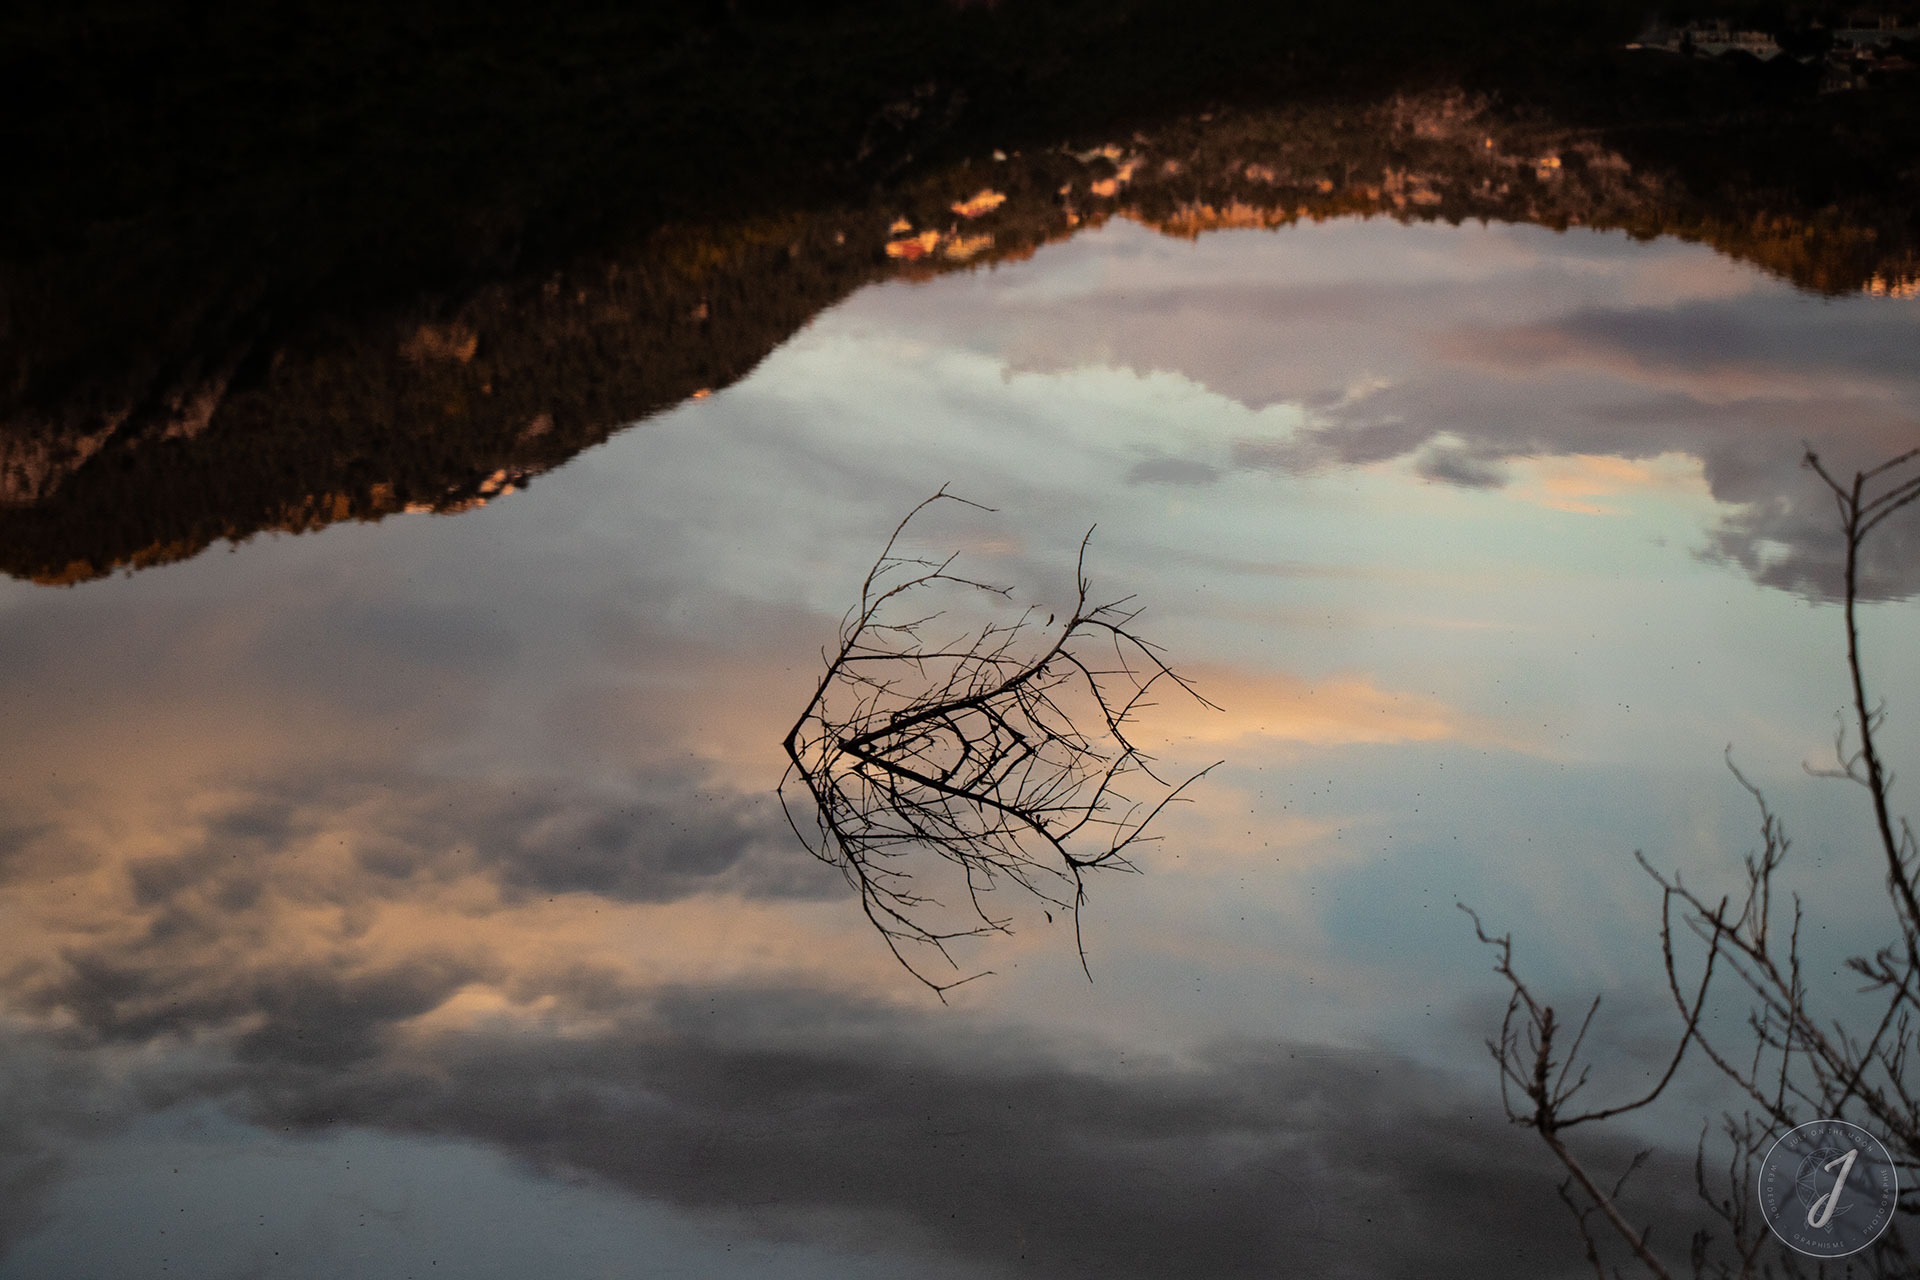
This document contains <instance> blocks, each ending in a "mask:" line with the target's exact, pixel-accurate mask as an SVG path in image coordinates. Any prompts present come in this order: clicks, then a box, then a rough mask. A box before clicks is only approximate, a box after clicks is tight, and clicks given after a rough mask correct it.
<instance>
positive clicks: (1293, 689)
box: [1141, 667, 1462, 746]
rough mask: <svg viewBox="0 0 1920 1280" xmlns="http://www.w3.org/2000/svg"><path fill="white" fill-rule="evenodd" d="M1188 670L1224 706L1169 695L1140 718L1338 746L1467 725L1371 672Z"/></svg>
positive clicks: (1456, 730)
mask: <svg viewBox="0 0 1920 1280" xmlns="http://www.w3.org/2000/svg"><path fill="white" fill-rule="evenodd" d="M1182 674H1183V675H1184V676H1186V677H1187V678H1188V679H1190V680H1192V681H1193V683H1194V686H1195V687H1196V688H1198V689H1199V690H1201V691H1202V692H1203V693H1204V694H1206V696H1207V698H1208V700H1209V701H1211V702H1214V703H1216V704H1218V705H1219V706H1220V707H1221V708H1223V709H1222V710H1219V711H1215V710H1213V709H1212V708H1209V707H1203V706H1200V705H1199V704H1197V703H1194V702H1192V701H1191V700H1189V699H1184V698H1182V699H1176V698H1171V697H1169V698H1166V699H1164V700H1163V702H1162V705H1159V706H1156V707H1154V708H1153V709H1151V710H1149V711H1146V712H1144V713H1143V714H1142V717H1141V719H1142V721H1143V723H1144V724H1145V726H1146V728H1147V730H1148V731H1149V733H1151V734H1152V735H1154V736H1155V737H1159V738H1164V739H1166V740H1169V741H1173V742H1182V743H1198V744H1219V743H1230V742H1236V741H1239V740H1241V739H1244V738H1255V737H1260V738H1272V739H1278V740H1280V741H1285V742H1304V743H1311V744H1313V745H1315V746H1339V745H1345V744H1350V743H1388V742H1427V741H1434V740H1437V739H1440V738H1450V737H1456V736H1459V734H1460V733H1461V731H1462V725H1461V723H1460V719H1459V717H1458V716H1457V715H1455V713H1454V712H1453V711H1452V710H1451V709H1450V708H1448V707H1447V706H1446V704H1444V703H1442V702H1440V701H1438V700H1437V699H1434V698H1429V697H1424V696H1422V695H1419V694H1411V693H1392V692H1388V691H1386V690H1383V689H1379V688H1376V687H1375V686H1374V685H1373V684H1372V683H1371V682H1369V681H1368V680H1366V679H1365V678H1364V677H1359V676H1335V677H1330V678H1328V679H1324V680H1304V679H1301V678H1299V677H1297V676H1289V675H1279V674H1269V673H1261V674H1253V673H1247V672H1239V671H1233V670H1230V669H1226V668H1220V667H1196V668H1193V669H1191V670H1188V671H1184V672H1182Z"/></svg>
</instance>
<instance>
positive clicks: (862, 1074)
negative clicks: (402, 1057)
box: [247, 991, 1684, 1280]
mask: <svg viewBox="0 0 1920 1280" xmlns="http://www.w3.org/2000/svg"><path fill="white" fill-rule="evenodd" d="M940 1016H943V1015H936V1018H937V1017H940ZM1083 1056H1084V1055H1083ZM1485 1083H1486V1085H1487V1089H1486V1091H1485V1094H1484V1095H1463V1094H1462V1092H1461V1091H1460V1090H1458V1089H1457V1088H1455V1087H1453V1086H1451V1085H1449V1084H1448V1083H1447V1082H1445V1081H1443V1080H1441V1079H1440V1078H1438V1077H1436V1076H1433V1075H1431V1074H1430V1073H1428V1072H1426V1071H1425V1070H1423V1069H1421V1068H1419V1067H1417V1066H1415V1065H1413V1064H1411V1063H1409V1062H1407V1061H1406V1060H1404V1059H1402V1058H1399V1057H1397V1056H1394V1055H1390V1054H1371V1053H1365V1052H1360V1051H1353V1050H1341V1049H1332V1048H1308V1047H1304V1046H1297V1045H1286V1046H1281V1045H1239V1046H1225V1047H1220V1048H1218V1049H1216V1050H1214V1051H1212V1052H1210V1053H1208V1054H1206V1055H1204V1056H1203V1057H1201V1059H1200V1060H1199V1061H1197V1062H1194V1063H1191V1064H1187V1065H1162V1066H1158V1067H1147V1068H1138V1067H1134V1068H1120V1067H1113V1068H1111V1069H1104V1070H1103V1069H1099V1068H1096V1067H1094V1066H1092V1065H1085V1064H1081V1065H1076V1064H1075V1063H1073V1062H1071V1061H1069V1060H1067V1059H1066V1058H1065V1057H1064V1056H1061V1055H1057V1054H1050V1053H1049V1052H1047V1051H1046V1050H1044V1049H1042V1048H1040V1047H1039V1046H1035V1045H1033V1044H1031V1042H1023V1041H1022V1040H1021V1039H1020V1038H1019V1037H1018V1036H1017V1035H1016V1034H1015V1033H1013V1032H1011V1031H1008V1032H1004V1033H1003V1032H998V1031H996V1030H995V1029H994V1028H992V1027H990V1026H970V1025H961V1024H960V1023H959V1019H958V1018H957V1017H956V1018H955V1019H954V1020H953V1021H952V1022H951V1023H948V1024H947V1025H941V1023H940V1022H938V1021H937V1020H936V1021H928V1020H926V1019H924V1018H921V1019H911V1018H909V1017H907V1016H905V1015H900V1014H894V1013H888V1012H885V1011H881V1010H877V1009H874V1008H870V1007H861V1006H858V1005H852V1004H848V1003H846V1002H843V1001H839V1000H834V999H829V998H825V997H821V996H818V995H813V994H809V993H806V992H800V991H765V992H758V993H739V992H726V991H718V992H707V993H685V994H683V995H682V996H680V997H678V998H670V999H668V1000H665V1001H663V1002H660V1003H658V1004H654V1005H652V1006H651V1007H650V1008H649V1009H647V1010H646V1011H644V1012H642V1011H640V1010H637V1009H636V1010H632V1011H630V1012H629V1014H628V1016H627V1017H626V1018H625V1019H624V1020H623V1021H622V1025H620V1026H619V1027H617V1028H615V1029H613V1030H610V1031H608V1032H606V1033H604V1034H603V1035H600V1036H598V1037H595V1038H591V1039H583V1038H569V1039H566V1040H554V1039H545V1038H530V1037H519V1036H498V1037H495V1036H486V1035H475V1034H463V1035H461V1036H460V1037H459V1038H458V1039H457V1040H455V1039H449V1040H447V1041H444V1042H442V1043H440V1044H439V1045H438V1046H437V1047H436V1049H435V1051H434V1054H433V1057H432V1062H431V1068H430V1070H429V1071H428V1073H427V1074H425V1075H421V1074H415V1073H414V1072H412V1071H409V1070H406V1069H402V1068H399V1067H395V1066H390V1065H388V1064H385V1063H381V1062H377V1061H368V1062H366V1063H363V1064H360V1065H359V1066H357V1067H355V1068H354V1069H353V1070H351V1071H349V1072H345V1073H337V1072H330V1073H319V1072H311V1071H299V1072H282V1073H274V1072H267V1073H262V1074H261V1075H259V1076H257V1077H255V1078H253V1079H252V1080H250V1081H248V1083H247V1089H248V1091H249V1092H248V1096H249V1098H250V1099H251V1104H250V1105H251V1106H252V1107H253V1108H254V1113H255V1118H256V1119H258V1120H259V1121H260V1122H261V1123H268V1124H285V1123H303V1122H304V1123H319V1122H322V1121H324V1120H331V1121H341V1120H344V1121H348V1122H352V1123H361V1124H370V1125H376V1126H379V1127H382V1128H390V1129H400V1130H406V1131H414V1132H420V1133H428V1134H433V1135H439V1136H461V1137H468V1138H477V1139H482V1140H485V1141H487V1142H490V1143H494V1144H498V1145H500V1146H502V1147H504V1148H506V1149H508V1150H511V1151H515V1152H518V1153H520V1154H522V1155H525V1156H528V1157H531V1158H533V1159H535V1160H536V1161H539V1162H542V1163H544V1164H547V1165H550V1166H554V1167H556V1168H567V1169H574V1170H580V1171H586V1172H589V1173H592V1174H595V1175H597V1176H599V1177H602V1178H605V1179H608V1180H610V1181H612V1182H614V1183H616V1184H618V1185H621V1186H623V1187H626V1188H627V1189H629V1190H631V1191H632V1192H634V1193H636V1194H639V1195H643V1196H647V1197H651V1198H658V1199H663V1200H666V1201H668V1202H671V1203H673V1204H676V1205H680V1206H683V1207H687V1208H694V1209H713V1210H731V1209H737V1208H738V1207H739V1206H743V1205H744V1206H753V1207H754V1210H753V1212H754V1215H755V1216H757V1218H758V1220H759V1221H760V1223H761V1226H762V1228H763V1229H767V1230H775V1231H779V1232H782V1233H785V1232H789V1231H799V1232H801V1233H803V1234H818V1233H822V1232H824V1233H826V1234H828V1235H830V1236H838V1237H842V1238H845V1239H846V1242H848V1243H852V1244H854V1245H856V1246H857V1245H858V1244H860V1243H869V1244H871V1243H874V1242H876V1241H879V1240H884V1241H885V1242H886V1243H887V1244H888V1245H889V1246H893V1247H902V1246H904V1247H910V1248H918V1249H923V1250H932V1251H937V1252H939V1253H941V1254H945V1255H949V1256H951V1257H954V1258H957V1259H960V1260H963V1261H969V1262H972V1263H974V1264H977V1265H979V1266H981V1267H982V1269H983V1271H986V1272H988V1273H995V1274H998V1273H1004V1272H1008V1271H1010V1272H1013V1273H1015V1274H1031V1275H1045V1276H1140V1277H1148V1276H1151V1277H1164V1276H1174V1275H1194V1276H1211V1277H1231V1276H1261V1277H1268V1276H1273V1275H1276V1274H1286V1275H1313V1276H1327V1277H1341V1276H1356V1277H1357V1276H1408V1277H1414V1276H1418V1277H1423V1278H1428V1277H1444V1276H1462V1277H1466V1276H1473V1277H1489V1276H1516V1277H1517V1276H1525V1277H1529V1278H1530V1280H1537V1278H1539V1277H1549V1276H1555V1275H1561V1274H1567V1275H1571V1274H1576V1273H1577V1271H1578V1268H1577V1267H1576V1266H1575V1264H1576V1263H1578V1262H1579V1256H1578V1252H1577V1249H1576V1246H1575V1242H1574V1238H1573V1236H1572V1233H1571V1230H1570V1228H1569V1225H1568V1222H1567V1220H1566V1219H1565V1217H1564V1216H1563V1211H1562V1210H1561V1209H1560V1207H1559V1206H1558V1204H1557V1202H1556V1200H1555V1197H1554V1193H1553V1186H1554V1184H1555V1182H1556V1181H1557V1179H1556V1178H1555V1176H1554V1174H1553V1171H1552V1169H1551V1168H1549V1167H1548V1163H1547V1161H1546V1160H1545V1159H1543V1154H1544V1153H1543V1152H1542V1151H1541V1150H1539V1149H1538V1146H1537V1144H1534V1143H1529V1142H1528V1141H1527V1140H1526V1135H1524V1134H1523V1133H1520V1132H1519V1131H1516V1130H1514V1129H1513V1128H1512V1127H1510V1126H1508V1125H1507V1124H1506V1123H1505V1120H1504V1117H1502V1116H1500V1115H1499V1114H1498V1113H1497V1103H1496V1104H1495V1108H1489V1107H1488V1106H1487V1105H1486V1104H1487V1103H1489V1102H1493V1101H1494V1099H1493V1086H1492V1081H1491V1080H1489V1081H1487V1082H1485ZM1602 1148H1603V1149H1602V1150H1601V1151H1599V1152H1598V1153H1597V1154H1598V1155H1599V1156H1600V1157H1601V1159H1602V1160H1603V1161H1605V1162H1607V1163H1608V1164H1609V1165H1612V1164H1622V1165H1623V1164H1624V1161H1625V1159H1626V1157H1627V1154H1628V1153H1627V1152H1626V1151H1625V1150H1624V1149H1623V1148H1622V1147H1621V1146H1620V1145H1619V1144H1617V1143H1603V1144H1602ZM1683 1164H1684V1162H1683V1161H1675V1160H1656V1161H1655V1164H1654V1167H1653V1168H1651V1169H1649V1170H1648V1171H1646V1172H1645V1173H1643V1175H1642V1182H1641V1194H1643V1195H1651V1196H1654V1197H1656V1199H1655V1201H1652V1202H1644V1201H1643V1202H1635V1203H1634V1205H1633V1207H1634V1209H1635V1211H1636V1212H1642V1213H1645V1212H1652V1211H1654V1210H1652V1209H1650V1208H1649V1205H1650V1203H1652V1204H1657V1203H1658V1200H1659V1199H1663V1198H1665V1197H1669V1196H1677V1195H1680V1194H1681V1193H1682V1190H1683V1184H1682V1182H1681V1181H1680V1179H1681V1176H1682V1174H1683V1173H1684V1169H1683V1167H1682V1166H1683ZM1669 1203H1674V1204H1677V1203H1680V1201H1670V1202H1669ZM1662 1216H1663V1219H1664V1221H1666V1222H1667V1223H1669V1224H1671V1223H1673V1219H1674V1217H1675V1214H1674V1213H1673V1212H1672V1211H1671V1210H1667V1211H1666V1212H1664V1214H1662ZM1672 1238H1673V1239H1674V1241H1675V1242H1676V1243H1677V1242H1678V1241H1679V1240H1680V1239H1683V1238H1684V1232H1681V1231H1678V1230H1676V1231H1674V1232H1673V1233H1672Z"/></svg>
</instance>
